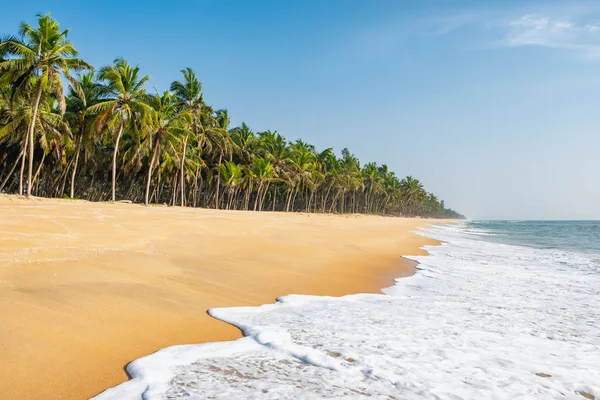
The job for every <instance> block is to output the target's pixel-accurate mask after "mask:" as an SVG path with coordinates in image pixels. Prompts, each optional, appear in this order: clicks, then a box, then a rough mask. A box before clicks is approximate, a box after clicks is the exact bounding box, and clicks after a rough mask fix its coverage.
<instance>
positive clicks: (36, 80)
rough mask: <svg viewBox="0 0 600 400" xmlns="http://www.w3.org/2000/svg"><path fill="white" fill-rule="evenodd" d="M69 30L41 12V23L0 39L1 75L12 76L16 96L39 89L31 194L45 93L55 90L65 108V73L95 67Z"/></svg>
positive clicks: (32, 123)
mask: <svg viewBox="0 0 600 400" xmlns="http://www.w3.org/2000/svg"><path fill="white" fill-rule="evenodd" d="M68 33H69V30H68V29H67V30H64V31H61V30H60V26H59V24H58V22H57V21H55V20H54V19H52V18H50V14H46V15H41V14H38V26H37V27H35V28H33V27H31V26H30V25H29V24H26V23H22V24H21V27H20V30H19V36H20V37H16V36H12V37H8V38H7V39H5V40H3V41H2V42H0V58H1V59H3V60H2V61H1V62H0V75H6V76H5V77H4V78H3V79H7V77H8V79H10V81H11V83H12V87H13V98H14V97H16V96H18V97H25V98H28V97H29V96H30V94H32V93H35V97H33V98H32V102H31V110H32V111H31V120H30V122H29V129H28V139H27V141H28V142H29V167H28V172H27V182H28V185H27V196H28V197H29V196H31V188H32V186H33V185H32V180H33V177H32V173H33V152H34V148H35V144H34V128H35V125H36V123H37V122H36V121H37V118H38V108H39V106H40V102H41V101H42V97H43V95H46V94H52V95H53V96H54V97H55V98H56V100H57V101H58V104H59V106H60V110H61V114H63V113H64V111H65V107H66V106H65V98H64V93H63V85H62V81H61V75H62V76H64V77H66V78H67V79H70V77H71V76H70V72H71V71H78V70H82V69H91V68H92V67H91V66H90V65H89V64H87V63H86V62H84V61H82V60H80V59H79V58H76V56H77V50H75V48H74V47H73V45H72V44H71V42H70V41H69V40H68V39H67V35H68Z"/></svg>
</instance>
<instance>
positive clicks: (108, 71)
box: [88, 58, 152, 201]
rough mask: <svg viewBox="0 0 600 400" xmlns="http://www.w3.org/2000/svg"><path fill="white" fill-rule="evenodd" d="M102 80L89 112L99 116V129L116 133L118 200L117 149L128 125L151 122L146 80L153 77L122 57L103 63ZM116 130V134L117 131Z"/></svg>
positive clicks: (114, 169)
mask: <svg viewBox="0 0 600 400" xmlns="http://www.w3.org/2000/svg"><path fill="white" fill-rule="evenodd" d="M98 78H99V79H100V80H101V82H102V83H101V84H100V85H99V91H100V96H101V101H100V102H99V103H98V104H95V105H93V106H91V107H90V108H89V109H88V112H89V113H90V114H92V115H97V116H98V125H97V126H98V129H99V130H102V129H107V130H108V131H109V132H110V134H111V135H114V136H115V141H114V143H115V146H114V149H113V158H112V201H115V200H116V180H117V153H118V152H119V142H120V141H121V136H122V135H123V130H124V128H125V125H127V126H128V128H129V129H130V130H132V131H133V130H135V128H136V126H143V125H150V124H151V118H152V107H150V106H149V105H148V104H146V103H145V100H146V98H147V97H146V90H145V89H144V84H145V83H146V82H147V81H148V79H150V77H149V76H148V75H145V76H141V75H140V68H139V66H137V65H136V66H135V67H133V66H131V65H130V64H129V63H128V62H127V61H125V60H124V59H122V58H117V59H116V60H115V61H114V63H113V64H112V65H107V66H105V67H102V68H101V69H100V71H99V73H98ZM115 133H116V135H115Z"/></svg>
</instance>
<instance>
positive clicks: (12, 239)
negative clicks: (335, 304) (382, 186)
mask: <svg viewBox="0 0 600 400" xmlns="http://www.w3.org/2000/svg"><path fill="white" fill-rule="evenodd" d="M431 222H435V221H434V220H423V219H409V218H389V217H377V216H358V215H320V214H303V213H270V212H262V213H254V212H243V211H221V210H203V209H189V208H179V207H158V206H155V207H143V206H140V205H135V204H120V203H117V204H111V203H89V202H85V201H70V200H51V199H32V200H26V199H23V198H19V197H16V196H6V195H0V315H1V318H2V323H1V324H0V382H2V386H1V387H0V399H69V400H70V399H86V398H89V397H91V396H93V395H95V394H98V393H99V392H101V391H103V390H104V389H106V388H109V387H112V386H114V385H117V384H119V383H121V382H123V381H125V380H127V375H126V373H125V371H124V367H125V365H126V364H127V363H128V362H130V361H132V360H134V359H136V358H139V357H142V356H144V355H146V354H149V353H152V352H154V351H156V350H158V349H160V348H163V347H167V346H170V345H175V344H185V343H201V342H206V341H220V340H231V339H235V338H238V337H240V336H241V334H240V332H239V330H237V329H236V328H234V327H232V326H230V325H227V324H225V323H223V322H220V321H218V320H215V319H213V318H211V317H210V316H208V314H207V312H206V311H207V309H209V308H212V307H225V306H244V305H260V304H264V303H271V302H273V301H274V299H275V298H276V297H279V296H283V295H286V294H292V293H295V294H315V295H331V296H340V295H345V294H351V293H361V292H363V293H364V292H373V293H379V292H380V289H381V288H383V287H386V286H390V285H392V284H393V279H394V278H396V277H400V276H405V275H409V274H411V273H413V272H414V270H415V269H414V264H413V263H412V262H409V261H407V260H404V259H402V258H401V257H400V256H401V255H402V254H405V255H408V254H411V255H415V254H423V250H420V247H421V246H423V245H426V244H435V243H436V242H435V241H433V240H430V239H426V238H423V237H421V236H419V235H415V234H413V233H410V231H412V230H415V229H418V228H419V227H424V226H426V225H428V224H429V223H431Z"/></svg>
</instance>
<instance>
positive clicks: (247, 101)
mask: <svg viewBox="0 0 600 400" xmlns="http://www.w3.org/2000/svg"><path fill="white" fill-rule="evenodd" d="M38 12H51V13H52V15H53V16H54V17H55V18H56V19H58V21H59V22H60V23H61V26H62V27H64V28H71V29H72V32H71V34H70V38H71V40H72V41H73V42H74V44H75V46H76V47H77V48H78V50H79V51H80V55H81V57H82V58H84V59H85V60H86V61H88V62H91V63H92V64H94V65H96V66H101V65H104V64H108V63H110V62H111V61H112V60H113V59H114V58H115V57H124V58H126V59H127V60H129V61H130V62H132V63H139V64H140V67H141V68H142V70H143V72H145V73H148V74H150V75H151V81H150V87H152V86H155V87H157V88H158V89H159V90H164V89H166V88H167V87H168V85H169V83H170V82H171V81H172V80H174V79H178V78H179V70H180V69H182V68H184V67H187V66H190V67H192V68H193V69H194V70H196V71H197V73H198V75H199V77H200V78H201V80H202V81H203V82H204V91H205V98H206V100H207V102H208V103H211V104H212V105H213V106H214V107H215V108H228V109H229V111H230V115H231V116H232V122H233V123H234V124H239V123H241V121H245V122H246V123H248V124H249V125H250V126H251V127H252V128H253V129H254V130H255V131H260V130H264V129H274V130H278V131H279V132H280V133H281V134H283V135H285V136H286V137H287V138H288V139H296V138H299V137H301V138H303V139H305V140H307V141H309V142H311V143H313V144H315V145H317V146H318V147H319V148H321V149H322V148H326V147H334V148H335V149H336V150H337V151H338V152H339V151H340V150H341V149H342V148H343V147H348V148H349V149H350V150H351V151H352V152H354V153H355V154H356V155H357V156H358V157H359V158H360V159H361V160H362V161H363V162H366V161H371V160H373V161H377V162H379V163H385V164H387V165H388V166H389V167H390V168H391V169H393V170H395V171H396V172H397V174H398V175H399V176H405V175H413V176H415V177H417V178H419V179H420V180H421V181H422V182H423V183H424V184H425V186H426V188H427V189H429V190H431V191H433V192H435V193H436V194H438V195H439V196H440V197H441V198H443V199H445V201H446V204H447V205H449V206H451V207H453V208H455V209H457V210H459V211H461V212H463V213H465V214H467V215H468V216H469V217H472V218H507V219H554V218H557V219H600V2H598V1H566V0H565V1H549V0H545V1H527V0H520V1H513V0H504V1H482V0H479V1H474V0H471V1H467V0H463V1H451V0H448V1H443V0H437V1H427V0H421V1H400V0H389V1H385V0H372V1H366V0H363V1H355V0H328V1H317V0H314V1H313V0H306V1H296V0H290V1H253V2H250V1H242V0H240V1H233V0H197V1H177V2H170V4H168V3H167V2H162V1H145V2H127V1H122V2H120V3H119V7H118V8H115V7H114V6H110V7H108V6H106V3H102V2H79V1H59V2H46V1H43V2H42V1H27V2H20V3H15V2H12V3H10V4H9V5H4V6H3V13H2V14H1V15H0V27H1V29H0V31H1V33H12V32H16V29H17V27H18V23H19V22H20V21H22V20H25V21H28V22H30V23H33V22H34V15H35V14H36V13H38Z"/></svg>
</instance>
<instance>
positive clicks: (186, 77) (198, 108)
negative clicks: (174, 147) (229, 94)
mask: <svg viewBox="0 0 600 400" xmlns="http://www.w3.org/2000/svg"><path fill="white" fill-rule="evenodd" d="M181 73H182V74H183V80H182V81H174V82H173V83H171V91H172V92H173V93H175V96H176V97H177V101H178V106H179V107H180V108H181V109H185V110H186V111H187V112H188V113H189V114H190V115H191V116H192V121H191V125H190V128H191V129H190V130H189V131H187V132H186V134H185V136H184V137H183V140H182V142H181V161H180V168H179V171H180V179H181V181H180V187H181V206H184V205H185V195H184V192H185V172H184V166H185V156H186V150H187V145H188V140H189V137H190V134H193V135H194V136H195V137H196V139H197V140H199V143H200V147H202V146H203V136H202V134H203V126H202V112H203V106H204V97H203V96H202V82H200V80H199V79H198V78H197V77H196V73H195V72H194V71H193V70H192V69H191V68H189V67H188V68H185V69H182V70H181Z"/></svg>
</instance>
